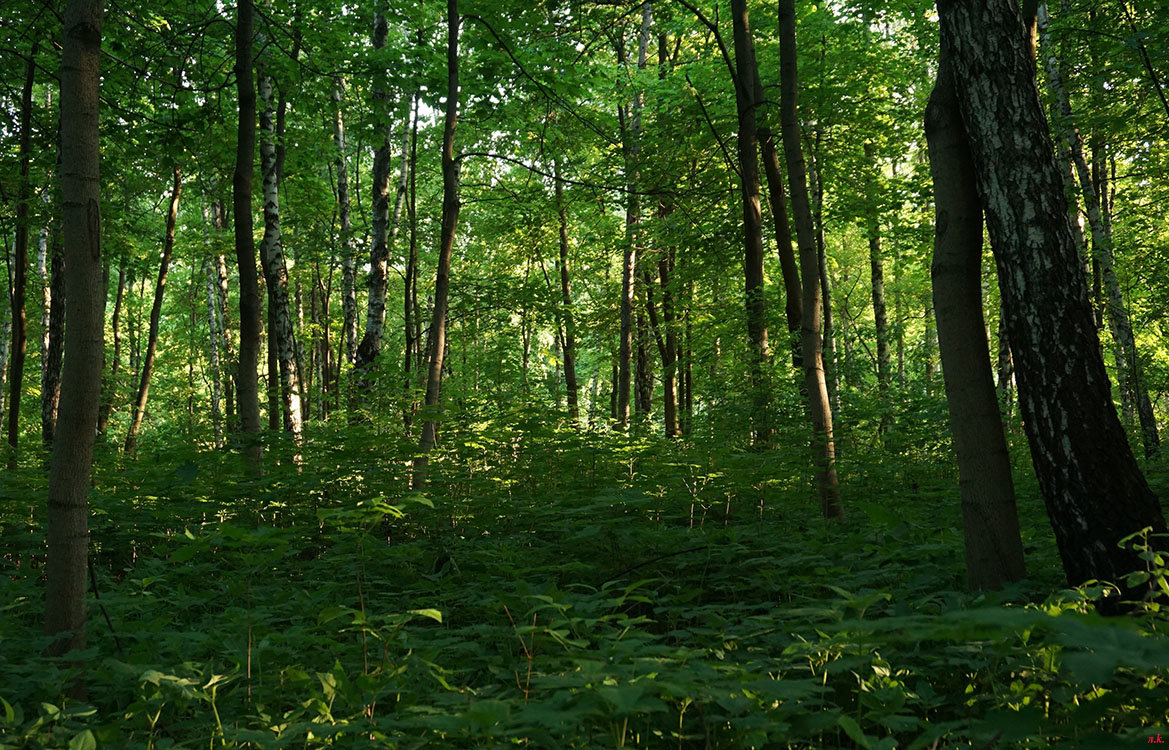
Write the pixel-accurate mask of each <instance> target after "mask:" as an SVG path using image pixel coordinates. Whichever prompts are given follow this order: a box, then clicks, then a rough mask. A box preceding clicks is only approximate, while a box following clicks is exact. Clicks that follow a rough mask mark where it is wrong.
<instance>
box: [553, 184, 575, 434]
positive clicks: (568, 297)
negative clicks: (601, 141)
mask: <svg viewBox="0 0 1169 750" xmlns="http://www.w3.org/2000/svg"><path fill="white" fill-rule="evenodd" d="M552 171H553V176H554V178H555V182H554V187H553V189H554V190H555V196H556V218H557V219H558V221H559V229H560V233H559V239H560V262H559V263H558V264H557V265H558V266H559V267H560V304H561V306H562V312H561V317H562V318H563V320H564V391H565V394H566V397H567V401H568V417H569V419H571V420H572V423H573V425H574V426H575V425H578V423H579V422H580V406H579V405H578V402H577V383H576V318H575V317H574V316H573V311H572V285H571V278H570V272H569V268H568V206H567V205H565V202H564V185H563V183H561V181H560V168H559V165H558V164H557V163H556V162H553V165H552Z"/></svg>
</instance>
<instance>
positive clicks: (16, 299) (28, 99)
mask: <svg viewBox="0 0 1169 750" xmlns="http://www.w3.org/2000/svg"><path fill="white" fill-rule="evenodd" d="M38 46H39V45H37V44H36V43H34V44H33V47H32V51H31V52H29V55H28V62H27V64H26V66H25V75H24V88H23V89H22V91H21V96H20V196H19V197H18V199H17V203H16V242H15V247H14V252H13V259H12V262H13V264H15V266H16V268H15V269H14V271H13V274H12V296H11V298H10V300H11V302H12V351H11V352H10V357H11V358H10V360H9V372H8V388H9V391H8V448H9V451H10V453H9V454H8V468H10V469H15V468H16V459H17V454H16V449H17V447H18V445H19V443H20V395H21V392H22V391H23V390H24V355H25V351H26V349H27V347H28V330H27V329H28V316H27V314H26V313H25V311H24V295H25V288H26V286H27V285H28V223H29V201H30V200H31V186H30V184H29V164H30V161H31V157H32V84H33V72H34V71H35V70H36V66H35V61H36V53H37V48H38Z"/></svg>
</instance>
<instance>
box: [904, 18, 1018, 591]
mask: <svg viewBox="0 0 1169 750" xmlns="http://www.w3.org/2000/svg"><path fill="white" fill-rule="evenodd" d="M950 55H951V50H950V47H949V45H948V43H947V42H946V41H945V40H944V39H943V41H942V46H941V50H940V52H939V56H938V75H937V81H936V82H935V84H934V90H933V93H932V94H930V100H929V106H927V107H926V115H925V134H926V139H927V140H928V142H929V157H930V171H931V173H932V174H933V182H934V207H935V209H934V210H935V212H936V219H935V221H934V257H933V263H932V265H931V276H932V279H933V298H934V313H935V315H936V317H937V327H938V349H939V353H940V356H941V360H942V377H943V379H944V382H945V387H946V403H947V406H948V408H949V410H950V433H951V434H952V435H953V438H954V453H955V455H956V456H957V460H958V477H959V483H960V486H961V493H962V521H963V526H964V528H965V541H966V573H967V576H968V578H969V581H970V587H971V588H973V589H999V588H1002V587H1003V585H1004V584H1006V583H1009V582H1011V581H1017V580H1019V579H1020V578H1022V577H1023V576H1024V575H1026V568H1025V565H1024V561H1023V543H1022V539H1021V538H1020V536H1019V518H1018V514H1017V512H1016V509H1015V487H1014V483H1013V480H1012V479H1011V459H1010V455H1009V453H1008V451H1007V441H1006V437H1005V436H1004V433H1003V423H1002V418H1001V417H1000V415H999V404H998V398H997V395H996V393H995V387H994V379H993V376H992V374H991V364H990V352H989V351H988V349H987V346H986V327H985V325H986V324H985V322H984V321H983V317H982V274H981V266H982V207H981V206H980V205H979V202H978V190H977V187H976V186H975V172H974V163H973V159H972V157H971V154H970V148H969V146H968V145H967V141H966V131H965V128H964V126H963V124H962V117H961V114H960V113H959V111H958V100H957V98H956V96H955V93H954V80H953V62H952V60H951V57H950Z"/></svg>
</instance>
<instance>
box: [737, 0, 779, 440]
mask: <svg viewBox="0 0 1169 750" xmlns="http://www.w3.org/2000/svg"><path fill="white" fill-rule="evenodd" d="M731 17H732V21H733V24H734V34H735V81H734V84H735V108H736V110H737V111H738V116H739V137H738V146H739V150H738V157H739V190H740V193H741V195H742V200H743V247H744V250H743V273H744V289H743V291H744V297H745V300H746V305H747V347H748V350H749V354H748V356H749V358H750V360H749V365H748V370H749V372H750V377H751V397H752V402H753V405H752V414H751V422H752V425H751V427H752V436H753V438H754V440H755V443H756V445H766V444H767V443H769V442H770V441H771V419H770V418H769V415H768V409H769V404H770V400H771V398H770V390H771V389H770V387H769V386H768V383H767V379H766V373H767V360H768V358H769V357H770V351H769V349H768V344H767V305H766V296H765V294H764V289H763V212H762V207H761V203H760V198H759V152H758V142H757V138H758V135H757V132H756V120H755V107H756V106H757V102H756V101H755V93H756V92H755V79H756V78H758V75H759V74H758V71H757V69H756V63H755V43H754V42H753V41H752V39H751V24H750V19H749V18H748V14H747V1H746V0H731Z"/></svg>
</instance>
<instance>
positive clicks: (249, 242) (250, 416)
mask: <svg viewBox="0 0 1169 750" xmlns="http://www.w3.org/2000/svg"><path fill="white" fill-rule="evenodd" d="M253 12H254V11H253V8H252V0H239V4H238V6H237V11H236V25H235V53H236V57H235V78H236V88H237V90H238V96H239V127H238V130H237V133H236V152H235V175H234V176H233V178H232V210H233V213H234V214H235V216H234V223H235V254H236V263H237V264H238V266H239V320H240V322H239V368H238V369H237V371H236V389H237V392H238V394H239V415H240V430H241V432H242V433H243V434H242V437H243V450H244V458H245V460H246V462H247V465H248V470H249V471H250V472H251V473H253V474H259V473H260V472H262V471H263V461H264V447H263V445H262V444H261V442H260V389H259V384H258V382H257V378H256V368H257V365H258V364H259V359H260V335H261V334H260V285H259V279H258V277H257V275H256V242H255V238H254V236H253V234H252V173H253V171H254V169H255V159H256V91H255V87H254V86H253V84H252V25H253Z"/></svg>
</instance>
